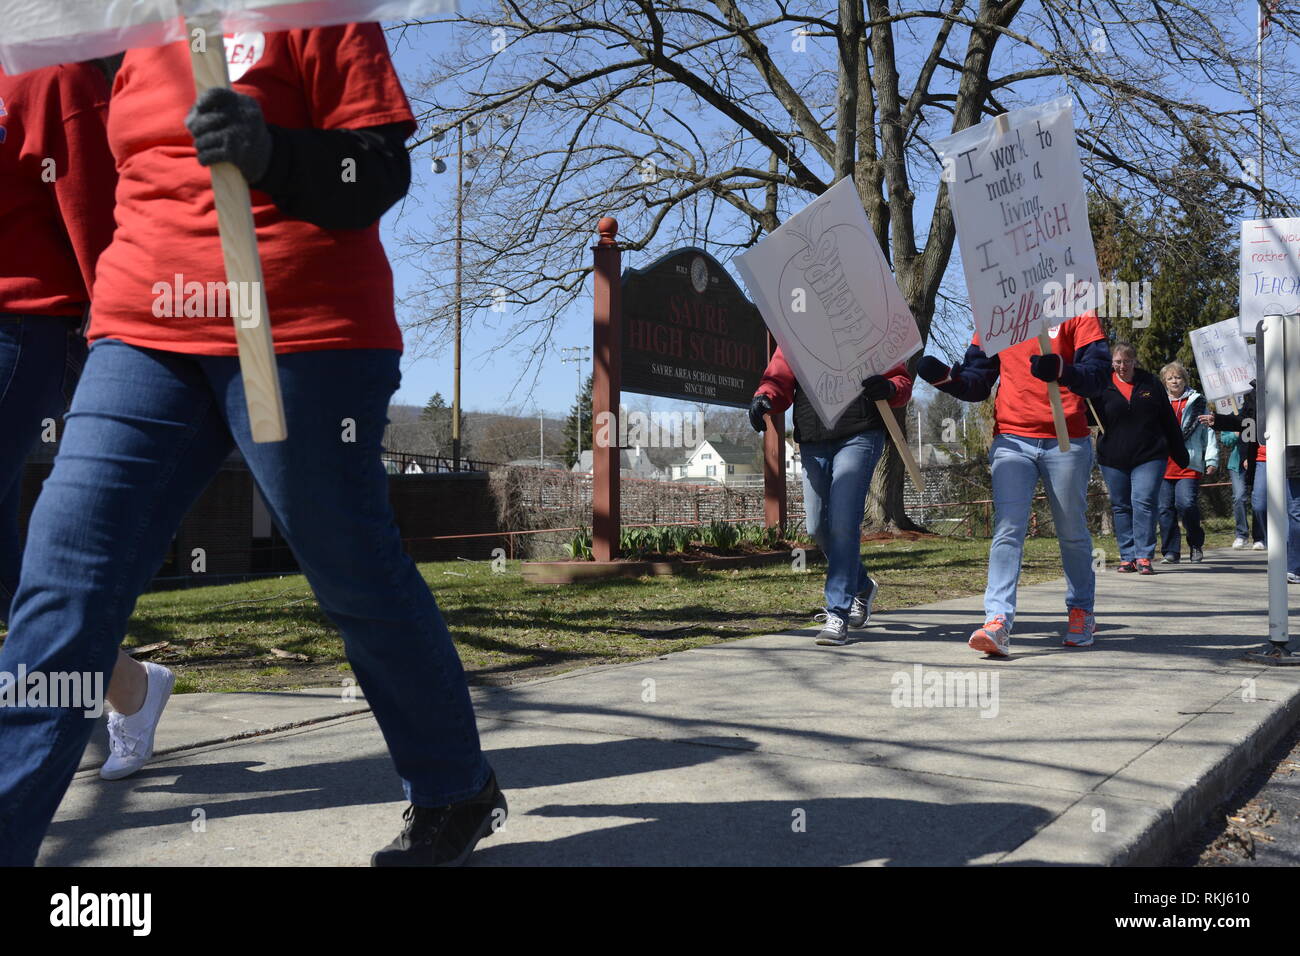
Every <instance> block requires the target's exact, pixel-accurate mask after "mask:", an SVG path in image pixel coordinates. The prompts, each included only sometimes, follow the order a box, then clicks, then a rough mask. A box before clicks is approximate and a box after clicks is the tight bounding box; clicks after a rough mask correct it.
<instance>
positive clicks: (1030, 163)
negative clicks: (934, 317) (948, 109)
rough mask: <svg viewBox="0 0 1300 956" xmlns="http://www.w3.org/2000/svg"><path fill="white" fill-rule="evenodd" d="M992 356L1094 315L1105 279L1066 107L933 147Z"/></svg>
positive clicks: (1060, 101)
mask: <svg viewBox="0 0 1300 956" xmlns="http://www.w3.org/2000/svg"><path fill="white" fill-rule="evenodd" d="M935 149H936V150H938V152H939V155H940V157H941V158H942V160H943V170H944V171H943V178H944V181H945V182H947V183H948V196H949V199H950V201H951V203H952V214H953V219H954V220H955V222H956V225H957V241H958V243H959V244H960V246H961V259H962V268H963V270H964V271H965V274H966V288H967V289H968V290H969V291H970V299H971V309H972V310H973V312H974V314H975V331H976V332H977V333H979V338H980V346H981V348H983V349H984V351H985V352H986V353H987V354H989V355H996V354H997V353H998V352H1000V351H1002V350H1003V349H1005V348H1009V347H1010V346H1012V345H1019V344H1020V343H1021V342H1024V341H1026V340H1028V339H1031V338H1033V337H1034V336H1036V335H1038V333H1039V331H1040V330H1041V329H1042V327H1043V326H1044V325H1045V324H1046V325H1048V326H1053V327H1054V326H1056V325H1059V324H1060V323H1061V322H1063V321H1065V320H1066V319H1072V318H1074V317H1075V316H1076V315H1080V314H1082V313H1084V312H1087V311H1088V310H1089V309H1091V308H1094V307H1095V305H1096V296H1097V290H1098V288H1099V285H1100V278H1101V277H1100V275H1099V273H1098V270H1097V254H1096V251H1095V250H1094V248H1093V245H1092V231H1091V229H1090V228H1089V226H1088V203H1087V199H1086V197H1085V194H1084V190H1083V175H1082V173H1081V171H1080V168H1079V151H1078V147H1077V146H1076V145H1075V140H1074V120H1073V117H1072V115H1071V106H1070V99H1069V97H1059V98H1057V99H1054V100H1051V101H1049V102H1047V103H1042V104H1039V105H1038V106H1031V107H1027V108H1025V109H1020V110H1012V111H1011V112H1009V113H1007V114H1005V115H1004V116H1000V117H997V118H996V119H992V120H989V121H988V122H986V123H981V124H979V125H978V126H971V127H968V128H967V129H964V130H962V131H961V132H959V133H954V134H953V135H951V136H949V137H947V138H946V139H941V140H939V141H938V142H936V143H935Z"/></svg>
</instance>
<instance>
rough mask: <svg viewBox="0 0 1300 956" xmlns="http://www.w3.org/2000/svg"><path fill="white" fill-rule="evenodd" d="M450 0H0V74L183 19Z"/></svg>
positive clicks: (405, 11)
mask: <svg viewBox="0 0 1300 956" xmlns="http://www.w3.org/2000/svg"><path fill="white" fill-rule="evenodd" d="M455 10H456V0H114V2H111V3H110V2H107V0H0V68H3V69H4V71H5V72H6V73H9V74H11V75H12V74H14V73H22V72H25V71H27V70H35V69H37V68H39V67H42V66H53V65H54V64H56V63H71V62H74V61H77V60H90V59H93V58H95V57H99V56H109V55H110V54H113V53H120V52H122V51H123V50H131V49H136V48H138V47H150V46H161V45H163V44H165V43H173V42H175V41H176V40H183V39H186V38H187V34H186V32H185V23H184V19H183V18H187V17H192V18H212V17H215V18H217V19H218V20H219V22H220V26H221V29H222V30H223V31H225V32H228V33H238V32H262V33H272V32H274V31H276V30H294V29H303V28H306V27H325V26H334V25H337V24H340V23H381V22H384V21H389V20H403V19H406V18H408V17H418V16H426V15H428V14H434V13H453V12H455Z"/></svg>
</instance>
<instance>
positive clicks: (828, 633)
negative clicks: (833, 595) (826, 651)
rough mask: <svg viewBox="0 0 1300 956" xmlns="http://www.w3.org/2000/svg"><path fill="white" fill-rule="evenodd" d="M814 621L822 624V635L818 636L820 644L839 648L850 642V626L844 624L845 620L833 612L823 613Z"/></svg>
mask: <svg viewBox="0 0 1300 956" xmlns="http://www.w3.org/2000/svg"><path fill="white" fill-rule="evenodd" d="M813 620H814V621H819V622H822V629H821V633H820V634H818V635H817V643H818V644H822V645H827V646H835V647H838V646H839V645H841V644H847V643H848V642H849V629H848V626H847V625H846V624H845V623H844V618H842V617H840V616H839V615H838V614H836V613H834V612H833V611H823V612H822V613H821V614H818V615H817V616H816V617H814V618H813Z"/></svg>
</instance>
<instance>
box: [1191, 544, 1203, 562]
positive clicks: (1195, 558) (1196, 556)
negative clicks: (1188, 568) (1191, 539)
mask: <svg viewBox="0 0 1300 956" xmlns="http://www.w3.org/2000/svg"><path fill="white" fill-rule="evenodd" d="M1203 557H1205V555H1203V554H1202V553H1201V549H1200V548H1192V564H1200V563H1201V558H1203Z"/></svg>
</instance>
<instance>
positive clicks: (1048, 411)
mask: <svg viewBox="0 0 1300 956" xmlns="http://www.w3.org/2000/svg"><path fill="white" fill-rule="evenodd" d="M1048 335H1050V336H1051V338H1052V351H1054V352H1055V353H1056V354H1057V355H1060V356H1061V357H1062V358H1063V359H1065V361H1066V362H1067V363H1068V362H1072V361H1074V353H1075V352H1077V351H1078V350H1079V349H1081V348H1083V347H1084V346H1085V345H1090V344H1091V343H1093V342H1100V341H1102V340H1103V339H1105V338H1106V333H1105V332H1104V331H1102V328H1101V323H1100V322H1099V321H1097V313H1096V312H1093V311H1089V312H1085V313H1083V315H1080V316H1076V317H1075V318H1073V319H1067V320H1066V321H1065V322H1062V323H1061V324H1060V325H1058V326H1056V327H1055V328H1053V329H1051V330H1050V331H1049V332H1048ZM972 341H973V343H974V344H975V345H979V344H980V337H979V333H978V332H977V333H976V334H975V338H974V339H973V340H972ZM1038 351H1039V349H1038V337H1037V336H1034V337H1033V338H1032V339H1027V340H1026V341H1024V342H1021V343H1020V344H1019V345H1013V346H1011V347H1010V348H1007V349H1003V350H1002V351H1001V352H999V353H998V358H999V359H1000V360H1001V366H1002V371H1001V376H1000V377H1001V384H1000V385H999V386H998V395H997V399H996V400H995V401H994V403H993V416H994V426H993V434H995V435H1018V436H1020V437H1021V438H1055V437H1056V425H1055V424H1054V423H1053V421H1052V404H1051V401H1050V400H1049V399H1048V397H1047V383H1046V382H1044V381H1043V380H1042V379H1040V378H1034V376H1033V375H1031V374H1030V373H1029V357H1030V356H1031V355H1037V354H1038ZM1061 405H1062V406H1063V407H1064V408H1065V428H1066V433H1067V434H1068V435H1069V436H1070V437H1071V438H1083V437H1085V436H1086V435H1087V434H1088V416H1087V413H1086V412H1085V411H1084V404H1083V399H1082V398H1080V397H1079V396H1078V395H1076V394H1074V392H1072V391H1070V390H1069V389H1068V388H1062V389H1061Z"/></svg>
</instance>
